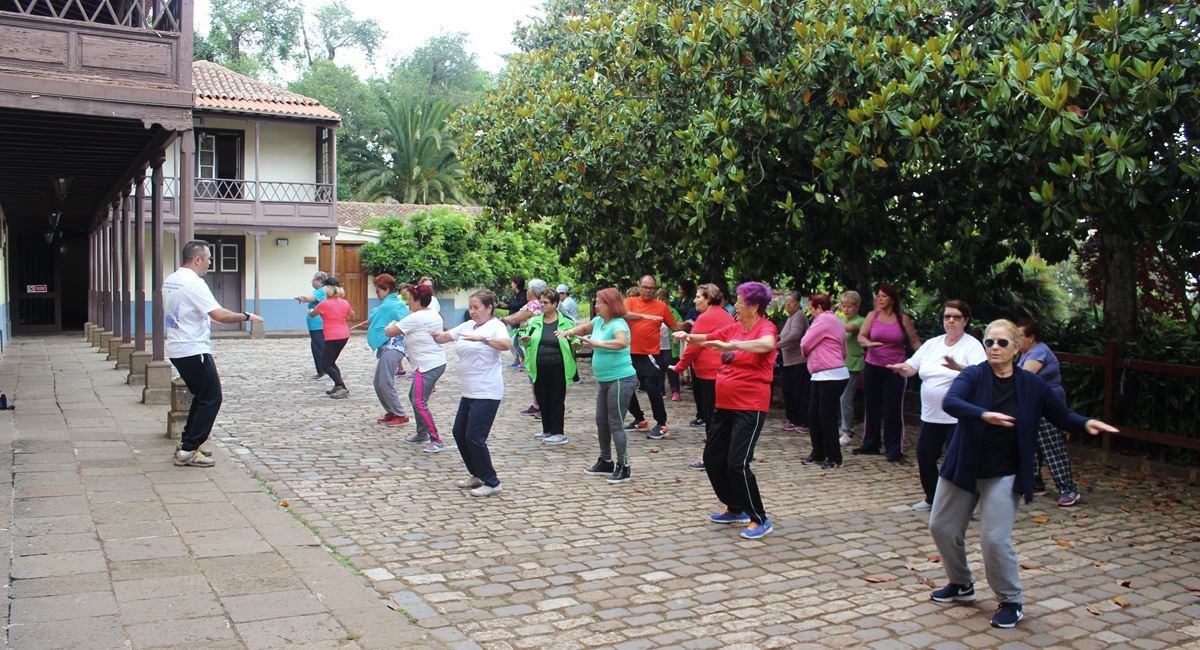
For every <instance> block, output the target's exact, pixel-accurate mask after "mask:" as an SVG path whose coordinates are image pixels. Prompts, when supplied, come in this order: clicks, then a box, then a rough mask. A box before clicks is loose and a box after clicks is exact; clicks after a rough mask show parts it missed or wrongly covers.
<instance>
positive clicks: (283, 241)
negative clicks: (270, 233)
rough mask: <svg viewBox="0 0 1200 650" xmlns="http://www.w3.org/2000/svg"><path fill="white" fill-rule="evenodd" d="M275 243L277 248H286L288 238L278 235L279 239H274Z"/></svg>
mask: <svg viewBox="0 0 1200 650" xmlns="http://www.w3.org/2000/svg"><path fill="white" fill-rule="evenodd" d="M275 245H276V246H278V247H279V248H287V245H288V240H286V239H284V238H282V237H280V238H279V239H276V240H275Z"/></svg>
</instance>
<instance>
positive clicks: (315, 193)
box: [145, 178, 334, 203]
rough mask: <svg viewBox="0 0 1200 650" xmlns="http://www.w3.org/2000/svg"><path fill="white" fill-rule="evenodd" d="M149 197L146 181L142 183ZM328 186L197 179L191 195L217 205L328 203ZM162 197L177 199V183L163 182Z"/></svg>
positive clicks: (330, 190)
mask: <svg viewBox="0 0 1200 650" xmlns="http://www.w3.org/2000/svg"><path fill="white" fill-rule="evenodd" d="M145 188H146V196H150V179H149V178H147V179H146V181H145ZM333 192H334V188H333V184H332V183H293V182H290V181H252V180H245V179H239V178H197V179H196V185H195V191H194V192H193V195H194V196H195V197H196V198H197V199H216V200H220V201H255V200H258V201H262V202H265V203H332V202H333ZM163 194H164V195H165V196H178V194H179V179H178V178H166V179H165V180H164V182H163Z"/></svg>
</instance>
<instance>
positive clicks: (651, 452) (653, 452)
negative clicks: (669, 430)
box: [646, 447, 658, 454]
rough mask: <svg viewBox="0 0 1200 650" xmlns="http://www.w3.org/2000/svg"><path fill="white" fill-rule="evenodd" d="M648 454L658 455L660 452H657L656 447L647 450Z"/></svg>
mask: <svg viewBox="0 0 1200 650" xmlns="http://www.w3.org/2000/svg"><path fill="white" fill-rule="evenodd" d="M646 453H647V454H657V453H658V450H657V449H655V448H654V447H651V448H649V449H647V450H646Z"/></svg>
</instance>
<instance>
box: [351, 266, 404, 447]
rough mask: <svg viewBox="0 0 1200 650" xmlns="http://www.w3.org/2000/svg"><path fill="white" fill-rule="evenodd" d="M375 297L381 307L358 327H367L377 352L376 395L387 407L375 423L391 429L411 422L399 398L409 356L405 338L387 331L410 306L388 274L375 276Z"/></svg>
mask: <svg viewBox="0 0 1200 650" xmlns="http://www.w3.org/2000/svg"><path fill="white" fill-rule="evenodd" d="M375 295H377V296H379V297H380V299H381V300H380V303H379V306H378V307H376V308H375V309H374V310H372V311H371V316H370V318H368V319H367V320H365V321H363V322H362V323H359V324H358V325H355V326H354V328H355V329H358V328H360V327H362V326H363V325H366V326H367V345H369V346H370V347H371V349H372V350H374V351H375V358H376V359H378V360H379V361H377V362H376V363H375V382H374V383H375V396H376V397H378V398H379V403H380V404H382V405H383V410H384V413H383V416H382V417H380V418H378V419H376V420H375V421H376V422H378V423H380V424H384V425H387V426H389V427H395V426H400V425H402V424H407V423H408V415H407V414H406V413H405V412H404V402H403V401H401V399H400V397H399V396H398V395H396V368H397V367H398V366H399V365H400V363H401V362H403V361H404V355H405V353H406V351H405V347H404V335H403V334H400V335H399V336H388V335H387V334H384V333H383V328H385V327H387V325H388V323H391V322H393V321H398V320H400V319H402V318H404V317H405V316H407V315H408V313H409V311H408V306H407V305H405V304H404V301H403V300H400V295H399V294H397V293H396V278H394V277H392V276H391V275H389V274H387V273H383V274H380V275H377V276H375Z"/></svg>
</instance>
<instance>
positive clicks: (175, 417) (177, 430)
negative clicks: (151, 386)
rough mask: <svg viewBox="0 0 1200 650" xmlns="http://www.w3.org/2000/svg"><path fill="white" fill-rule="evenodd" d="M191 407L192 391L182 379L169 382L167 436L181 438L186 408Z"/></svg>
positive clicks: (174, 438)
mask: <svg viewBox="0 0 1200 650" xmlns="http://www.w3.org/2000/svg"><path fill="white" fill-rule="evenodd" d="M191 408H192V393H191V391H189V390H188V388H187V384H185V383H184V382H183V379H175V380H173V381H172V382H171V410H170V411H168V412H167V437H168V438H171V439H172V440H175V441H179V440H182V439H183V427H184V425H186V424H187V416H188V410H189V409H191Z"/></svg>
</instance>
